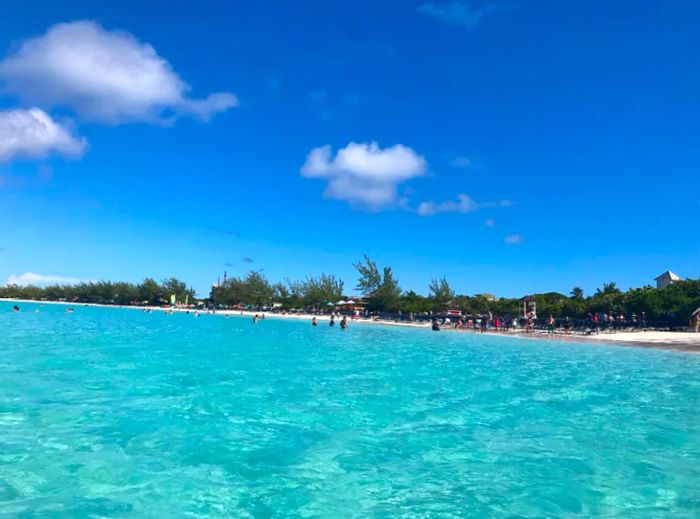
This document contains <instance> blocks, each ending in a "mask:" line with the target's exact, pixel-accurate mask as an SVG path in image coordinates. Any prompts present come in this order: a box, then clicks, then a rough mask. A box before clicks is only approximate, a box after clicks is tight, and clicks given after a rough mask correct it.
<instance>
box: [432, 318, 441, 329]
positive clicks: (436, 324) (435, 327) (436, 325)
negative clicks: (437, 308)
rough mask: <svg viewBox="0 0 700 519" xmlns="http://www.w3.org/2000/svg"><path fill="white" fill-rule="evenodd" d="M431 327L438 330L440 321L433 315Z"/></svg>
mask: <svg viewBox="0 0 700 519" xmlns="http://www.w3.org/2000/svg"><path fill="white" fill-rule="evenodd" d="M432 329H433V331H434V332H439V331H440V323H439V322H438V320H437V319H436V318H435V317H433V324H432Z"/></svg>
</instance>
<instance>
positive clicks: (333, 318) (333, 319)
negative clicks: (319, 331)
mask: <svg viewBox="0 0 700 519" xmlns="http://www.w3.org/2000/svg"><path fill="white" fill-rule="evenodd" d="M328 326H335V317H333V316H332V315H331V320H330V321H329V322H328Z"/></svg>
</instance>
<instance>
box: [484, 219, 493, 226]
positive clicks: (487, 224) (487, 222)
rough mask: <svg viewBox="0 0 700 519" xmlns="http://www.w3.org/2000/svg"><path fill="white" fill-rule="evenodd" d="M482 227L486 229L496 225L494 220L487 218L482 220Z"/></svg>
mask: <svg viewBox="0 0 700 519" xmlns="http://www.w3.org/2000/svg"><path fill="white" fill-rule="evenodd" d="M484 225H485V226H486V227H494V226H495V225H496V220H493V219H491V218H488V219H486V220H484Z"/></svg>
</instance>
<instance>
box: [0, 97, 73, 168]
mask: <svg viewBox="0 0 700 519" xmlns="http://www.w3.org/2000/svg"><path fill="white" fill-rule="evenodd" d="M86 147H87V142H86V141H85V139H83V138H79V137H75V136H74V135H73V134H72V133H71V131H70V130H69V129H68V128H66V127H65V126H63V125H61V124H60V123H57V122H56V121H54V120H53V119H52V118H51V116H50V115H49V114H47V113H46V112H44V111H43V110H40V109H39V108H31V109H29V110H7V111H0V162H2V161H6V160H10V159H12V158H14V157H30V158H42V157H45V156H47V155H48V154H50V153H59V154H61V155H67V156H70V157H80V156H81V155H82V154H83V153H84V152H85V149H86Z"/></svg>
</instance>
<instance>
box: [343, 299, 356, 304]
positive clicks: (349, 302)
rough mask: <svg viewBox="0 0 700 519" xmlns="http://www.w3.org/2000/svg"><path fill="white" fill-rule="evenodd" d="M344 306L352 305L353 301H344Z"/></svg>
mask: <svg viewBox="0 0 700 519" xmlns="http://www.w3.org/2000/svg"><path fill="white" fill-rule="evenodd" d="M345 304H346V305H354V304H355V301H353V300H352V299H348V300H347V301H345Z"/></svg>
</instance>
